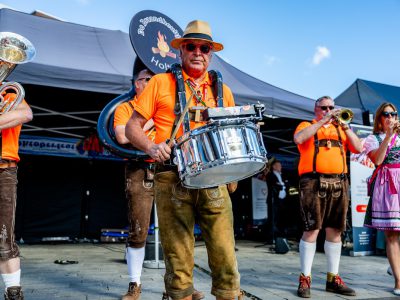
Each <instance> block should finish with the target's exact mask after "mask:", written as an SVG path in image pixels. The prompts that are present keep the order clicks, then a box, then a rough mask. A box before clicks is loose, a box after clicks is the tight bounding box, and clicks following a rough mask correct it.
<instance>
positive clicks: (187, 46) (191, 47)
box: [184, 43, 211, 54]
mask: <svg viewBox="0 0 400 300" xmlns="http://www.w3.org/2000/svg"><path fill="white" fill-rule="evenodd" d="M197 47H199V49H200V51H201V53H203V54H208V53H210V51H211V46H210V45H207V44H202V45H195V44H192V43H187V44H185V45H184V48H185V49H186V51H188V52H193V51H194V50H195V49H196V48H197Z"/></svg>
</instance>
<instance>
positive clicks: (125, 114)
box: [114, 96, 156, 140]
mask: <svg viewBox="0 0 400 300" xmlns="http://www.w3.org/2000/svg"><path fill="white" fill-rule="evenodd" d="M136 101H137V97H136V96H135V97H134V98H133V100H130V101H128V102H124V103H122V104H120V105H118V106H117V108H116V109H115V112H114V129H115V127H117V126H120V125H123V126H125V125H126V123H128V121H129V119H130V117H131V116H132V114H133V110H134V107H135V103H136ZM155 134H156V133H155V131H154V130H149V131H147V135H148V137H149V138H150V139H151V140H154V138H155Z"/></svg>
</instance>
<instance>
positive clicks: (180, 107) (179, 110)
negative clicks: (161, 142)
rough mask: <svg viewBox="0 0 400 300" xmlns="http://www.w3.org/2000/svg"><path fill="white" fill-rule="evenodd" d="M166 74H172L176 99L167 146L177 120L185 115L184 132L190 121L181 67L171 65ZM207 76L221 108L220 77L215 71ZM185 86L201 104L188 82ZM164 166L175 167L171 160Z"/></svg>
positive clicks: (221, 81) (221, 82)
mask: <svg viewBox="0 0 400 300" xmlns="http://www.w3.org/2000/svg"><path fill="white" fill-rule="evenodd" d="M167 72H168V73H172V74H173V75H174V77H175V80H176V97H175V108H174V114H175V116H176V117H175V121H174V124H173V126H172V130H171V137H170V139H169V140H168V141H167V144H168V143H169V141H170V140H171V138H172V134H173V132H174V131H175V130H176V127H177V126H179V124H178V123H179V119H180V117H181V115H182V114H185V115H184V117H183V122H182V123H183V131H184V132H189V131H190V120H189V113H188V112H187V111H185V108H186V106H187V104H188V103H186V99H187V98H186V90H185V81H184V80H183V74H182V67H181V65H180V64H173V65H171V68H170V69H169V70H168V71H167ZM208 75H209V76H210V78H211V86H212V90H213V94H214V97H215V99H216V101H217V106H218V107H223V103H224V102H223V88H222V84H223V80H222V75H221V73H220V72H218V71H215V70H210V71H209V72H208ZM186 84H187V85H188V86H189V88H190V89H191V91H192V93H193V94H192V97H196V99H197V101H198V102H202V100H201V98H200V96H199V95H197V93H196V91H195V90H194V89H193V87H192V86H191V84H190V82H189V81H188V80H186ZM189 101H190V100H189ZM203 105H204V104H203ZM164 164H165V165H172V166H175V164H174V163H173V159H172V158H171V159H170V160H169V162H166V163H164Z"/></svg>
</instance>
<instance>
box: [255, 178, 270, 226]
mask: <svg viewBox="0 0 400 300" xmlns="http://www.w3.org/2000/svg"><path fill="white" fill-rule="evenodd" d="M251 194H252V203H253V223H254V224H257V223H264V222H265V221H266V220H267V218H268V212H267V196H268V187H267V183H266V182H265V181H264V180H260V179H258V178H256V177H253V178H252V179H251Z"/></svg>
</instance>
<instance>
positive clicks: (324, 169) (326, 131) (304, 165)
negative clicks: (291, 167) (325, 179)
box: [295, 120, 350, 175]
mask: <svg viewBox="0 0 400 300" xmlns="http://www.w3.org/2000/svg"><path fill="white" fill-rule="evenodd" d="M313 122H316V120H313ZM308 126H311V123H310V122H301V123H300V124H299V126H297V128H296V131H295V134H296V133H297V132H299V131H300V130H302V129H304V128H306V127H308ZM349 130H350V129H349ZM339 132H340V136H341V138H342V144H343V151H344V173H347V163H346V151H347V149H348V139H347V135H346V133H345V132H344V131H343V129H342V128H341V127H339ZM317 135H318V140H323V139H326V140H331V141H338V140H339V139H338V134H337V130H336V128H335V126H334V125H332V124H329V126H328V127H326V128H325V127H324V126H322V127H321V128H320V129H318V131H317ZM297 148H298V149H299V152H300V162H299V175H302V174H304V173H309V172H313V159H314V152H315V146H314V136H312V137H311V138H309V139H308V140H307V141H305V142H304V143H302V144H299V145H297ZM316 171H317V172H318V173H324V174H341V173H342V172H343V156H342V154H341V153H340V148H339V147H333V146H332V147H331V148H328V147H325V146H320V147H319V153H318V154H317V161H316Z"/></svg>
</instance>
